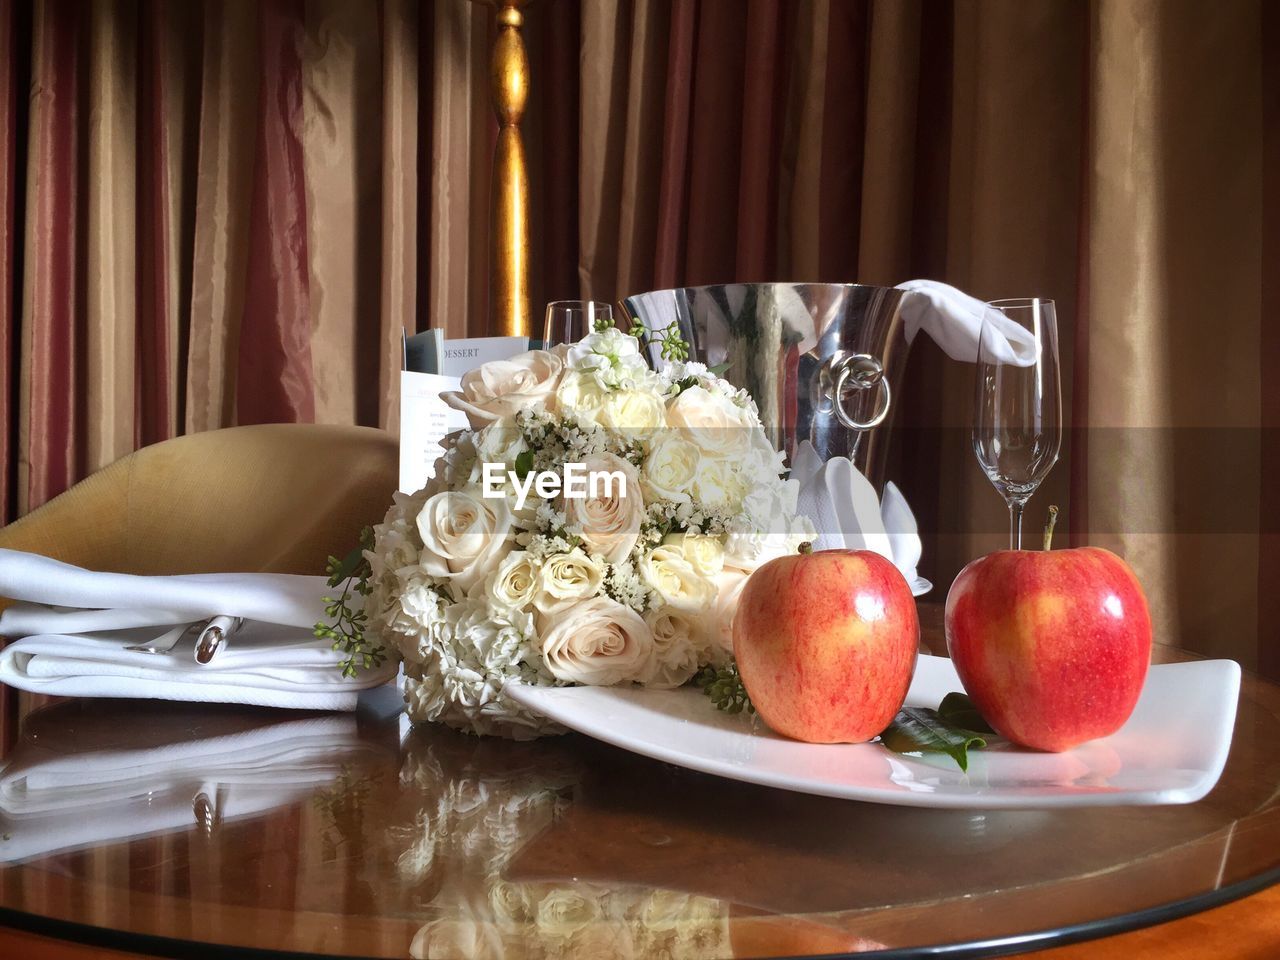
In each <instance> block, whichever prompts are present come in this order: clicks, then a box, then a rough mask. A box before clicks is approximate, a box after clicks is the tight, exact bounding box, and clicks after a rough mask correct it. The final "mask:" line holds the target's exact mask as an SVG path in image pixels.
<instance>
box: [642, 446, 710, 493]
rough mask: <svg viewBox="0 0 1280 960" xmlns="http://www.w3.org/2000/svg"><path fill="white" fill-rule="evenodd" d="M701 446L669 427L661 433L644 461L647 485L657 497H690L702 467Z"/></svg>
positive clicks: (647, 490)
mask: <svg viewBox="0 0 1280 960" xmlns="http://www.w3.org/2000/svg"><path fill="white" fill-rule="evenodd" d="M698 461H699V453H698V448H697V447H695V446H694V445H693V444H692V443H690V442H689V441H688V440H686V439H685V438H684V437H683V436H682V435H681V434H679V433H677V432H676V431H674V430H669V431H666V432H664V433H663V434H661V435H660V436H658V437H657V438H656V439H655V440H654V441H653V444H652V445H651V446H650V448H649V456H648V457H646V458H645V462H644V489H645V492H646V493H647V494H649V496H651V497H653V498H654V499H655V500H674V501H677V502H679V503H687V502H688V501H689V491H690V489H691V488H692V487H693V478H694V475H695V474H696V473H697V470H698Z"/></svg>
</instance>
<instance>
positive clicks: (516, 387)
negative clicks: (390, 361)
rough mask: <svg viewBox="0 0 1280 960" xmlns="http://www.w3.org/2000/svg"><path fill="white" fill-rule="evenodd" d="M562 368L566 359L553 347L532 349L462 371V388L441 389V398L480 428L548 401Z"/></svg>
mask: <svg viewBox="0 0 1280 960" xmlns="http://www.w3.org/2000/svg"><path fill="white" fill-rule="evenodd" d="M563 371H564V361H563V360H562V359H561V358H560V357H558V356H557V355H556V354H554V353H552V352H551V351H550V350H530V351H528V352H526V353H521V354H517V355H516V356H514V357H512V358H511V359H510V360H491V361H489V362H488V363H484V364H481V365H480V366H478V367H476V368H475V369H474V370H469V371H467V372H466V373H465V374H463V375H462V390H461V391H457V392H454V391H449V392H446V393H442V394H440V398H441V399H442V400H444V402H445V403H447V404H448V405H449V406H451V407H453V408H454V409H455V410H461V411H462V412H463V413H465V414H466V415H467V420H469V421H470V423H471V426H472V428H473V429H479V428H480V427H483V426H485V425H487V424H489V423H492V422H493V421H494V420H500V419H502V418H503V417H509V416H511V415H512V414H515V413H518V412H519V411H521V410H524V409H525V408H527V407H532V406H534V405H535V404H539V403H543V404H546V403H547V402H548V401H549V400H550V399H551V397H552V396H554V394H555V390H556V387H557V385H558V384H559V383H560V376H561V374H562V373H563ZM548 405H549V404H548Z"/></svg>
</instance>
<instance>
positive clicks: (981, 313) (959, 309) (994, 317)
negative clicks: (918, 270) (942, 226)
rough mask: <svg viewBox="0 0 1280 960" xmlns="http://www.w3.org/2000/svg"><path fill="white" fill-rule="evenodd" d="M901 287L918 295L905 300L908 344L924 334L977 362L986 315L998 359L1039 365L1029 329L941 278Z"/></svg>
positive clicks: (959, 357) (991, 351)
mask: <svg viewBox="0 0 1280 960" xmlns="http://www.w3.org/2000/svg"><path fill="white" fill-rule="evenodd" d="M897 289H898V290H905V291H906V292H907V293H912V294H915V296H911V297H904V298H903V300H902V307H901V311H902V320H903V324H904V327H905V330H904V332H905V334H906V338H907V342H908V343H910V342H911V341H912V340H913V339H915V335H916V334H917V333H919V332H920V331H921V330H923V331H924V332H925V333H927V334H929V336H930V337H932V338H933V339H934V341H935V342H936V343H937V344H938V346H940V347H941V348H942V349H943V350H944V351H945V352H946V354H947V356H949V357H951V358H952V359H953V360H962V361H964V362H966V363H977V361H978V341H979V338H980V337H981V336H982V321H983V318H984V317H985V318H986V320H987V334H986V336H987V338H988V339H987V345H986V346H987V351H988V353H989V354H990V355H991V356H992V357H993V358H995V359H999V360H1002V361H1003V362H1005V363H1013V364H1016V365H1017V366H1023V367H1026V366H1030V365H1031V364H1033V363H1035V360H1036V342H1035V338H1034V337H1033V336H1032V335H1031V333H1030V331H1028V330H1027V329H1026V328H1025V327H1023V326H1021V325H1020V324H1017V323H1014V322H1013V321H1012V320H1010V319H1009V318H1008V317H1006V316H1005V315H1004V314H1003V313H1001V312H1000V311H999V310H996V309H994V308H993V307H988V306H987V305H986V304H985V303H983V302H982V301H981V300H978V299H977V298H976V297H971V296H969V295H968V294H967V293H965V292H964V291H963V290H958V289H956V288H955V287H952V286H948V285H947V284H945V283H939V282H938V281H936V280H908V281H907V282H906V283H900V284H898V286H897Z"/></svg>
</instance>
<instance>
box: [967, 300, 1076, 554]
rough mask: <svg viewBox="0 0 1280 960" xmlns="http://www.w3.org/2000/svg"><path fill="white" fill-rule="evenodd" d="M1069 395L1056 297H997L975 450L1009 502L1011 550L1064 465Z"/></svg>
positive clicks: (981, 356)
mask: <svg viewBox="0 0 1280 960" xmlns="http://www.w3.org/2000/svg"><path fill="white" fill-rule="evenodd" d="M1061 446H1062V391H1061V388H1060V385H1059V372H1058V327H1057V321H1056V318H1055V311H1054V304H1053V301H1052V300H1042V299H1040V298H1038V297H1032V298H1029V299H1019V300H993V301H991V302H990V303H988V304H987V309H986V311H985V312H984V313H983V319H982V333H981V335H980V337H979V340H978V382H977V391H976V394H975V405H974V413H973V452H974V453H975V454H976V455H977V457H978V463H979V465H980V466H981V467H982V471H983V472H984V473H985V474H986V475H987V479H989V480H990V481H991V483H992V484H993V485H994V486H995V488H996V490H998V491H999V492H1000V495H1001V496H1003V497H1004V499H1005V503H1007V504H1008V505H1009V547H1010V549H1012V550H1021V549H1022V508H1023V507H1024V506H1025V505H1026V503H1027V501H1028V500H1029V499H1031V495H1032V494H1033V493H1035V491H1036V488H1037V487H1039V486H1040V482H1041V481H1042V480H1043V479H1044V478H1045V477H1046V476H1047V475H1048V473H1049V470H1050V469H1051V468H1052V467H1053V465H1054V464H1055V463H1057V461H1058V451H1059V449H1060V448H1061Z"/></svg>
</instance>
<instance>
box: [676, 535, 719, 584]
mask: <svg viewBox="0 0 1280 960" xmlns="http://www.w3.org/2000/svg"><path fill="white" fill-rule="evenodd" d="M662 544H663V546H671V547H675V548H676V549H678V550H679V551H680V555H681V556H683V557H684V558H685V559H686V560H688V561H689V562H690V563H691V564H693V568H694V569H695V570H697V571H698V572H699V573H700V574H702V575H703V576H704V577H714V576H716V574H718V573H719V572H720V571H721V570H723V569H724V544H722V543H721V542H720V538H719V537H713V536H710V535H709V534H705V533H669V534H667V535H666V537H665V538H663V541H662Z"/></svg>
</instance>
